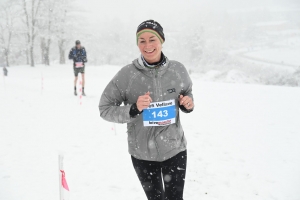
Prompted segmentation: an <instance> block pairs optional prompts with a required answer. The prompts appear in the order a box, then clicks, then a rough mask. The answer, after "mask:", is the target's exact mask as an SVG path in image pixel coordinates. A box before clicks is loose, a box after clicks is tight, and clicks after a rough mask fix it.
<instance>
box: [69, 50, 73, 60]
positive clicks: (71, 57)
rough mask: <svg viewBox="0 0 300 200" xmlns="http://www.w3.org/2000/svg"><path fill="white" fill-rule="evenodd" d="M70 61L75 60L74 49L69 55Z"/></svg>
mask: <svg viewBox="0 0 300 200" xmlns="http://www.w3.org/2000/svg"><path fill="white" fill-rule="evenodd" d="M69 59H70V60H72V59H74V55H73V48H72V49H71V50H70V53H69Z"/></svg>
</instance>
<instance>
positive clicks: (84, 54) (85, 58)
mask: <svg viewBox="0 0 300 200" xmlns="http://www.w3.org/2000/svg"><path fill="white" fill-rule="evenodd" d="M82 60H83V62H85V63H86V62H87V55H86V49H85V48H83V49H82Z"/></svg>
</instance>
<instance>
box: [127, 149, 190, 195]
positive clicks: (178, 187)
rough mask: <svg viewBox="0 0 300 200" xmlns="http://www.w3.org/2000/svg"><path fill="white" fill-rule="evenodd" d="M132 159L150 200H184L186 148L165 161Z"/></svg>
mask: <svg viewBox="0 0 300 200" xmlns="http://www.w3.org/2000/svg"><path fill="white" fill-rule="evenodd" d="M131 159H132V164H133V166H134V169H135V171H136V174H137V175H138V178H139V180H140V182H141V184H142V186H143V189H144V191H145V193H146V195H147V198H148V200H183V188H184V180H185V171H186V160H187V154H186V150H185V151H182V152H180V153H178V154H177V155H176V156H174V157H172V158H170V159H168V160H165V161H163V162H155V161H145V160H139V159H136V158H134V157H133V156H131ZM162 179H163V181H162Z"/></svg>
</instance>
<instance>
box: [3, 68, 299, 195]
mask: <svg viewBox="0 0 300 200" xmlns="http://www.w3.org/2000/svg"><path fill="white" fill-rule="evenodd" d="M119 68H120V67H118V66H99V67H93V66H87V69H86V78H87V83H86V93H87V97H84V98H83V100H82V105H80V103H79V102H80V101H79V98H78V97H74V96H73V85H72V82H73V73H72V67H71V66H70V65H62V66H59V65H57V66H51V67H44V66H38V67H35V68H31V67H28V66H18V67H10V68H9V69H8V70H9V74H8V77H6V78H5V79H4V78H3V77H1V82H0V199H1V200H41V199H43V200H48V199H49V200H50V199H51V200H53V199H58V163H57V162H58V151H64V152H65V162H64V166H65V171H66V178H67V181H68V184H69V187H70V190H71V195H70V199H71V200H82V199H101V200H102V199H104V200H109V199H111V200H116V199H123V200H127V199H128V200H142V199H146V198H145V195H144V193H143V190H142V187H141V186H140V183H139V181H138V178H137V177H136V175H135V172H134V170H133V167H132V166H131V160H130V156H129V154H128V153H127V141H126V137H127V136H126V129H125V125H116V132H115V131H114V130H112V127H113V124H112V123H108V122H106V121H103V120H102V119H100V117H99V111H98V101H99V98H100V95H101V92H102V90H103V89H104V87H105V85H106V84H107V83H108V81H109V80H110V79H111V78H112V76H113V75H114V74H115V73H116V72H117V71H118V70H119ZM42 77H43V81H42ZM193 81H194V88H193V89H194V95H195V104H196V108H195V111H194V112H193V113H191V114H182V115H181V118H182V123H183V127H184V130H185V135H186V136H187V140H188V169H187V178H186V186H185V199H186V200H200V199H202V200H203V199H207V200H213V199H222V200H234V199H239V200H242V199H245V200H254V199H256V200H299V199H300V190H299V185H300V171H299V169H300V134H299V133H300V123H299V119H300V107H299V103H300V88H299V87H294V88H292V87H277V86H262V85H251V84H230V83H219V82H209V81H200V80H193ZM42 83H43V89H42Z"/></svg>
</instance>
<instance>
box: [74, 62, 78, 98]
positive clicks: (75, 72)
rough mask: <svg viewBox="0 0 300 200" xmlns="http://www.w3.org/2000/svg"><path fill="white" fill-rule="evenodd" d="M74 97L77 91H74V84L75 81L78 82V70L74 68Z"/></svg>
mask: <svg viewBox="0 0 300 200" xmlns="http://www.w3.org/2000/svg"><path fill="white" fill-rule="evenodd" d="M74 75H75V78H74V95H75V96H77V90H76V84H77V80H78V70H77V69H76V68H74Z"/></svg>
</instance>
